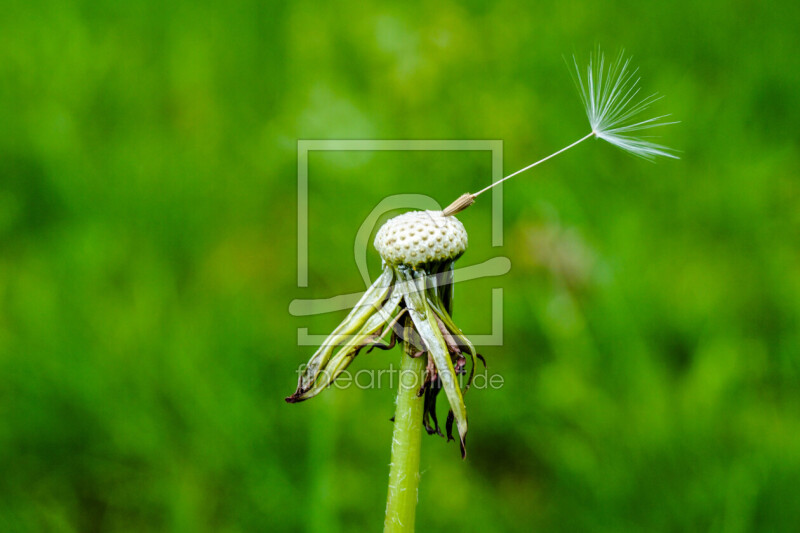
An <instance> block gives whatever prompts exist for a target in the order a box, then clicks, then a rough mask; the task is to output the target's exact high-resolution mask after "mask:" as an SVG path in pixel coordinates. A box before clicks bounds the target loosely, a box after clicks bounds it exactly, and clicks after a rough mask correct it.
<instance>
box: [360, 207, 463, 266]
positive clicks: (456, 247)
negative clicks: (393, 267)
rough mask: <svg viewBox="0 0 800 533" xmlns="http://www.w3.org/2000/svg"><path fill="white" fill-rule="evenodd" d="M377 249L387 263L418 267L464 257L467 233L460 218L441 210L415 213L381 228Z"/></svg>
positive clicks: (388, 222)
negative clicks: (446, 214) (460, 256)
mask: <svg viewBox="0 0 800 533" xmlns="http://www.w3.org/2000/svg"><path fill="white" fill-rule="evenodd" d="M375 249H376V250H378V253H379V254H381V257H382V258H383V260H384V261H386V262H387V263H393V264H405V265H410V266H412V267H416V266H418V265H421V264H424V263H433V262H439V261H445V260H448V259H455V258H457V257H458V256H459V255H461V254H463V253H464V250H466V249H467V231H466V230H465V229H464V225H463V224H462V223H461V222H460V221H459V220H458V219H457V218H456V217H453V216H449V217H446V216H444V215H443V214H442V212H441V211H411V212H409V213H403V214H402V215H400V216H396V217H394V218H392V219H389V220H387V221H386V223H385V224H384V225H383V226H381V228H380V229H379V230H378V234H377V235H375Z"/></svg>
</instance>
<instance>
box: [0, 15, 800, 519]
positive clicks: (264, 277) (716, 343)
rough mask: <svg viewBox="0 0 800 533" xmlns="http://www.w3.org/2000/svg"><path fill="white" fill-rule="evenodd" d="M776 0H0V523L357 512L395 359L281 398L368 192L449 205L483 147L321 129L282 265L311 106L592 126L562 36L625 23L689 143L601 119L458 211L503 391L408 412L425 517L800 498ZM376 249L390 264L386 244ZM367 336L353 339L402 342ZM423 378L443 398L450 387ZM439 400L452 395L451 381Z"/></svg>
mask: <svg viewBox="0 0 800 533" xmlns="http://www.w3.org/2000/svg"><path fill="white" fill-rule="evenodd" d="M799 23H800V8H799V7H798V4H797V3H796V2H788V1H784V2H771V3H756V2H734V3H731V2H720V1H714V2H691V1H685V0H681V1H679V2H660V3H642V2H614V3H598V2H589V1H578V2H561V3H555V4H552V5H545V4H538V5H528V4H526V3H522V2H508V1H500V2H493V3H482V2H477V1H472V2H466V3H456V2H450V1H444V2H438V3H436V4H433V3H423V2H405V3H391V4H388V5H385V6H383V7H379V6H375V5H365V4H363V3H361V2H345V3H336V4H334V3H331V4H322V3H311V2H307V1H302V0H301V1H296V2H292V3H286V4H283V3H277V2H264V3H258V2H230V3H219V2H169V3H164V2H154V1H140V2H126V3H123V2H79V3H76V2H61V1H59V2H56V1H36V0H34V1H31V2H24V3H23V2H3V9H2V15H0V302H1V303H0V530H2V531H9V532H26V531H88V532H91V531H98V532H100V531H103V532H105V531H115V532H116V531H176V532H192V533H197V532H204V531H209V532H210V531H215V532H217V531H221V532H234V531H276V532H279V531H314V532H336V531H377V530H380V528H381V527H382V520H383V510H384V502H385V495H386V479H387V474H388V466H387V465H388V462H389V445H390V440H391V423H390V422H389V421H388V419H389V417H390V416H391V415H392V411H393V391H392V390H389V389H380V390H358V389H354V388H351V389H350V390H344V391H340V390H330V391H326V393H324V394H322V395H321V396H319V397H318V398H315V399H314V400H312V401H309V402H306V403H303V404H300V405H293V406H292V405H286V404H285V403H284V402H283V397H284V396H286V395H288V394H289V393H291V392H292V391H293V390H294V386H295V383H296V374H295V369H296V367H297V366H298V365H299V364H300V363H303V362H305V361H306V360H307V359H308V357H309V356H310V354H311V352H312V351H313V349H312V348H311V347H308V346H300V347H299V346H298V345H297V344H298V342H297V337H298V333H297V330H298V328H302V327H307V328H309V331H310V332H311V333H316V334H324V333H327V332H328V331H329V330H330V329H331V328H332V327H333V326H334V325H335V324H336V323H338V321H339V320H340V319H341V318H342V317H343V313H331V314H326V315H322V316H316V317H294V316H291V315H290V314H289V311H288V309H289V303H290V302H291V301H292V300H294V299H297V298H327V297H330V296H333V295H335V294H340V293H347V292H355V291H359V290H363V282H362V281H361V278H360V276H359V274H358V271H357V269H356V264H355V260H354V258H353V253H352V250H353V242H354V239H355V234H356V231H357V229H358V227H359V226H360V224H361V222H362V221H363V220H364V218H365V217H366V215H367V214H368V213H369V212H370V210H371V209H372V208H373V207H374V206H375V205H376V204H377V203H378V202H379V201H380V200H381V199H383V198H384V197H386V196H388V195H393V194H401V193H424V194H427V195H430V196H431V197H433V198H435V199H436V200H437V201H439V202H441V203H442V204H447V203H449V202H450V201H451V200H452V199H453V198H455V197H456V196H457V195H458V194H460V193H462V192H465V191H468V190H469V191H474V190H477V189H478V188H480V187H482V186H484V185H485V184H487V183H488V180H489V178H490V176H491V156H490V154H489V152H380V153H374V152H361V153H353V152H314V153H312V154H311V158H310V162H309V164H310V166H309V176H310V177H309V180H310V189H309V194H310V196H309V207H310V216H309V226H310V241H309V245H310V251H309V259H310V267H309V286H308V287H307V288H298V287H297V270H296V269H297V259H296V258H297V242H296V231H297V222H296V220H297V207H296V205H297V204H296V201H297V188H296V184H297V140H298V139H500V140H502V141H503V142H504V170H506V171H507V172H508V171H512V170H515V169H517V168H520V167H522V166H524V165H526V164H528V163H530V162H532V161H534V160H535V159H538V158H539V157H542V156H544V155H547V154H549V153H551V152H552V151H554V150H556V149H558V148H561V147H562V146H564V145H566V144H568V143H570V142H572V141H573V140H575V139H577V138H579V137H581V136H583V135H584V134H586V133H587V132H588V126H587V122H586V118H585V117H584V115H583V110H582V108H581V105H580V102H579V99H578V97H577V94H576V92H575V90H574V88H573V85H572V82H571V80H570V78H569V74H568V71H567V69H566V67H565V65H564V61H563V59H562V56H563V55H570V54H572V53H573V52H575V53H577V54H579V57H581V58H586V57H587V55H588V52H589V51H590V50H591V49H592V47H593V46H594V45H595V44H601V45H602V46H603V47H604V49H605V50H607V51H609V52H612V51H614V50H616V49H618V48H620V47H625V48H626V49H627V50H628V51H629V52H630V53H631V54H633V55H634V56H635V59H634V62H635V63H636V64H637V65H638V66H639V67H641V74H642V77H643V81H642V84H643V86H644V90H645V91H659V92H661V93H663V94H665V96H666V98H665V99H664V100H662V101H661V102H659V103H658V104H656V106H655V111H656V112H658V113H672V114H673V115H674V117H675V118H676V119H678V120H681V121H682V122H681V124H680V125H678V126H671V127H669V128H665V129H663V130H662V131H661V132H660V133H661V134H662V135H663V138H662V141H663V142H665V143H666V144H669V145H670V146H673V147H676V148H678V149H680V150H682V151H683V154H682V159H681V160H680V161H677V162H673V161H662V162H660V163H658V164H655V165H652V164H649V163H646V162H643V161H640V160H637V159H634V158H632V157H630V156H627V155H626V154H624V153H621V152H620V151H618V150H616V149H614V148H612V147H610V146H609V145H607V144H603V143H600V142H594V141H592V142H588V143H584V144H582V145H581V146H579V147H578V148H576V149H574V150H572V151H570V152H568V153H567V154H565V155H562V156H559V158H557V159H555V160H553V161H551V162H548V163H547V164H546V165H544V166H542V167H539V168H537V169H536V170H535V171H534V172H533V173H531V174H528V175H525V176H524V177H520V178H517V179H515V180H512V181H510V182H508V184H507V186H506V187H505V200H504V238H505V244H504V246H502V247H499V248H493V247H492V246H491V227H490V214H491V209H490V208H491V202H490V201H488V196H487V200H484V199H483V197H482V198H481V201H479V202H478V203H477V204H476V205H475V206H474V207H472V208H471V209H470V210H468V211H466V212H464V213H463V214H462V215H461V216H460V218H461V220H462V221H463V222H464V223H465V225H466V227H467V229H468V231H469V232H470V240H471V242H470V245H471V247H470V250H468V252H467V254H466V255H465V256H464V257H463V258H462V259H461V260H460V261H459V265H460V266H466V265H470V264H477V263H480V262H482V261H484V260H486V259H488V258H491V257H495V256H507V257H509V258H510V259H511V263H512V268H511V272H510V273H509V274H507V275H505V276H503V277H501V278H494V279H485V280H479V281H472V282H466V283H464V284H460V285H459V286H458V287H457V291H456V292H457V296H456V304H455V305H456V308H455V318H456V322H457V323H459V324H460V325H462V326H463V327H464V329H465V330H466V331H468V332H476V333H479V334H485V333H488V332H489V330H490V328H491V316H490V313H489V302H490V289H491V288H492V287H502V288H503V289H504V306H503V312H504V320H503V334H504V343H503V346H487V347H481V348H480V351H481V352H482V353H484V354H485V355H486V358H487V360H488V362H489V368H490V370H491V371H492V372H493V373H498V374H501V375H502V376H504V378H505V385H504V386H503V387H502V388H501V389H499V390H476V391H470V393H469V394H468V395H467V398H466V401H467V406H468V409H469V413H470V435H469V442H468V451H469V456H468V458H467V460H466V461H464V462H462V461H461V459H460V458H459V453H458V450H457V447H456V446H455V445H454V444H453V443H450V444H446V443H445V442H444V441H443V440H441V439H438V438H432V437H425V438H424V441H423V458H422V463H423V465H422V469H423V474H422V484H421V490H420V502H419V508H418V518H417V524H418V528H419V530H421V531H441V532H451V531H452V532H459V533H463V532H471V531H476V532H483V531H564V532H567V531H569V532H572V531H609V532H610V531H715V532H717V531H718V532H739V531H796V530H797V527H798V524H800V496H798V492H797V484H798V479H800V359H799V356H800V184H799V183H798V177H799V175H800V172H799V171H800V148H799V147H800V134H798V129H797V125H798V124H800V60H798V56H797V53H796V52H797V50H798V49H800V37H798V32H797V28H798V25H799ZM369 260H370V266H371V273H372V275H373V276H375V274H376V272H377V267H378V259H377V254H375V253H374V251H372V250H370V258H369ZM398 358H399V352H396V351H394V352H379V353H375V352H373V353H372V354H369V355H364V354H362V355H361V356H360V357H359V359H357V360H356V363H354V366H353V367H352V368H353V369H354V370H358V369H361V368H386V367H388V365H389V364H390V363H393V364H395V365H397V361H398ZM443 403H444V402H442V403H440V407H442V408H443ZM442 416H443V415H442Z"/></svg>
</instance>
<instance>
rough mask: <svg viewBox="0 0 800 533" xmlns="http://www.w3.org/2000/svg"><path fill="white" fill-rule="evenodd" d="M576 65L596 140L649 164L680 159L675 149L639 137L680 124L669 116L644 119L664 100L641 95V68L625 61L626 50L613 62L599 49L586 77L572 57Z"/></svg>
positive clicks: (629, 60)
mask: <svg viewBox="0 0 800 533" xmlns="http://www.w3.org/2000/svg"><path fill="white" fill-rule="evenodd" d="M572 62H573V65H574V67H575V70H574V73H573V78H574V81H575V84H576V85H577V87H578V91H579V93H580V97H581V101H582V102H583V107H584V109H585V110H586V116H587V118H588V119H589V125H590V126H591V128H592V133H593V134H594V136H595V137H597V138H598V139H602V140H604V141H606V142H608V143H611V144H613V145H614V146H616V147H618V148H621V149H622V150H625V151H626V152H629V153H631V154H633V155H635V156H637V157H641V158H643V159H647V160H649V161H652V160H654V159H655V158H656V157H659V156H662V157H671V158H673V159H678V156H676V155H675V154H674V153H673V152H674V151H673V150H672V149H671V148H668V147H666V146H664V145H661V144H657V143H654V142H652V141H650V140H648V139H649V138H651V137H647V136H642V135H640V134H639V132H642V131H645V130H649V129H651V128H656V127H658V126H666V125H668V124H677V122H676V121H665V120H664V119H666V118H667V117H669V115H661V116H656V117H652V118H642V117H643V116H645V115H643V113H644V112H645V111H647V110H648V109H649V108H650V106H651V105H652V104H653V103H654V102H656V101H658V100H660V99H661V98H662V97H661V96H659V95H658V94H656V93H654V94H651V95H650V96H646V97H644V98H641V97H640V96H639V92H640V90H641V87H639V80H640V78H639V77H638V69H632V68H631V65H630V63H631V59H630V58H625V53H624V50H621V51H620V52H619V54H618V55H617V57H616V59H615V60H613V61H609V62H607V61H606V58H605V55H604V54H603V53H602V52H600V50H599V49H598V50H596V51H595V52H594V53H593V54H591V55H590V57H589V65H588V66H587V68H586V70H585V72H584V74H583V75H581V68H580V67H579V66H578V60H577V59H576V58H575V56H572Z"/></svg>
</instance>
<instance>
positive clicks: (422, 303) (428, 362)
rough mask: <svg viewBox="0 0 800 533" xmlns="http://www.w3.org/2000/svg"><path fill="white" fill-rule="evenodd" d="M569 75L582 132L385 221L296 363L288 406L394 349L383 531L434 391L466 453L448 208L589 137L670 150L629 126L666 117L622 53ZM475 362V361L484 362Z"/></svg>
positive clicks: (406, 491)
mask: <svg viewBox="0 0 800 533" xmlns="http://www.w3.org/2000/svg"><path fill="white" fill-rule="evenodd" d="M573 63H574V65H575V73H574V74H573V77H574V79H575V82H576V84H577V86H578V88H579V91H580V96H581V99H582V101H583V104H584V107H585V109H586V115H587V117H588V119H589V124H590V126H591V132H589V134H587V135H586V136H584V137H582V138H580V139H578V140H577V141H575V142H573V143H572V144H570V145H568V146H566V147H564V148H562V149H561V150H558V151H557V152H555V153H553V154H550V155H549V156H547V157H545V158H544V159H541V160H539V161H537V162H535V163H533V164H531V165H528V166H527V167H525V168H522V169H520V170H517V171H516V172H514V173H512V174H509V175H508V176H506V177H504V178H502V179H500V180H498V181H496V182H495V183H492V184H491V185H489V186H487V187H485V188H484V189H482V190H480V191H478V192H477V193H474V194H471V193H466V194H463V195H461V196H460V197H459V198H458V199H456V201H455V202H453V203H452V204H451V205H450V206H448V207H447V208H446V209H445V210H444V211H414V212H410V213H405V214H402V215H400V216H397V217H395V218H392V219H390V220H389V221H387V222H386V223H385V224H384V225H383V226H381V228H380V229H379V230H378V232H377V234H376V236H375V242H374V245H375V249H376V250H377V251H378V253H379V254H380V256H381V259H382V260H383V261H382V268H383V272H382V273H381V275H380V276H379V277H378V279H377V280H376V281H375V282H374V283H373V284H372V286H371V287H370V288H369V289H367V291H366V292H365V293H364V295H363V296H362V297H361V299H360V300H359V302H358V303H357V304H356V305H355V307H354V308H353V310H352V311H351V312H350V313H349V314H348V315H347V317H345V319H344V320H343V321H342V323H341V324H339V326H338V327H337V328H336V329H335V330H334V331H333V333H331V334H330V335H329V336H328V338H327V339H326V340H325V342H324V343H323V344H322V345H321V346H320V347H319V349H318V350H317V351H316V352H315V353H314V355H313V356H312V357H311V359H310V360H309V362H308V364H307V365H305V367H304V368H303V369H302V371H301V374H300V378H299V380H298V383H297V389H296V390H295V392H294V393H293V394H292V395H291V396H289V397H288V398H286V401H287V402H289V403H297V402H301V401H304V400H307V399H309V398H312V397H314V396H316V395H317V394H319V393H320V392H321V391H323V390H324V389H325V388H326V387H328V386H329V385H331V384H332V383H333V382H334V381H335V380H336V378H337V377H338V376H340V375H341V374H342V372H344V371H345V369H347V367H348V366H349V365H350V363H352V361H353V360H354V359H355V358H356V357H357V356H358V354H359V353H360V352H361V351H362V350H363V349H365V348H366V349H367V352H370V351H371V350H373V349H374V348H380V349H383V350H388V349H390V348H392V347H393V346H394V345H395V344H397V343H398V342H399V343H401V344H402V346H403V356H402V359H401V360H402V364H401V373H400V380H399V381H400V383H399V386H398V392H397V406H396V409H395V417H394V419H393V420H394V434H393V437H392V464H391V469H390V473H389V493H388V497H387V503H386V519H385V523H384V528H385V529H384V531H388V532H404V531H413V530H414V510H415V507H416V503H417V487H418V483H419V473H418V472H419V457H420V434H421V431H422V427H425V429H426V431H427V432H428V433H429V434H432V435H433V434H435V435H439V436H444V435H442V432H441V429H440V426H439V422H438V420H437V416H436V400H437V397H438V395H439V393H440V392H441V391H444V394H445V397H446V399H447V402H448V403H449V406H450V409H449V411H448V416H447V421H446V422H445V430H446V434H447V437H448V441H449V440H454V437H453V426H454V425H455V427H456V430H457V433H458V441H459V444H460V449H461V456H462V457H465V455H466V447H465V443H466V435H467V411H466V407H465V404H464V392H466V391H467V389H468V388H469V386H470V384H471V383H472V378H473V376H474V373H475V366H476V360H480V361H481V362H484V361H483V357H482V356H481V355H480V354H478V353H477V352H476V351H475V347H474V346H473V345H472V343H471V342H470V341H469V339H467V338H466V336H464V334H463V333H462V331H461V330H460V329H459V328H458V326H456V324H455V322H454V321H453V318H452V314H453V312H452V311H453V287H452V284H453V263H454V262H455V261H456V260H457V259H458V258H459V257H461V255H463V253H464V252H465V251H466V249H467V240H468V239H467V232H466V230H465V229H464V226H463V225H462V224H461V222H460V221H459V220H458V219H456V218H455V217H454V216H453V215H454V214H456V213H458V212H460V211H462V210H463V209H466V208H467V207H469V206H470V205H472V204H473V203H474V202H475V198H477V197H478V196H479V195H481V194H483V193H484V192H486V191H488V190H489V189H491V188H492V187H495V186H496V185H498V184H499V183H502V182H504V181H505V180H507V179H510V178H512V177H514V176H516V175H517V174H520V173H522V172H525V171H526V170H529V169H531V168H533V167H535V166H536V165H539V164H540V163H543V162H545V161H547V160H548V159H551V158H553V157H555V156H557V155H558V154H561V153H563V152H565V151H567V150H569V149H570V148H572V147H574V146H577V145H578V144H580V143H582V142H583V141H585V140H587V139H589V138H591V137H596V138H598V139H602V140H604V141H606V142H609V143H611V144H613V145H614V146H617V147H618V148H621V149H623V150H625V151H626V152H629V153H631V154H633V155H635V156H638V157H641V158H643V159H647V160H651V161H652V160H653V159H655V158H656V157H659V156H663V157H670V158H676V156H675V155H674V154H673V153H672V151H671V150H670V149H669V148H667V147H665V146H662V145H660V144H656V143H654V142H652V141H650V140H648V139H647V138H645V137H641V136H637V134H638V133H639V132H642V131H645V130H649V129H651V128H655V127H657V126H663V125H667V124H673V122H665V121H664V119H665V118H666V115H663V116H657V117H653V118H645V119H642V118H641V117H642V114H643V113H644V112H645V111H646V110H647V109H648V108H649V107H650V106H651V105H652V104H653V103H654V102H655V101H657V100H658V99H659V98H660V97H658V96H657V95H651V96H648V97H646V98H643V99H637V98H638V95H639V78H638V77H636V74H637V71H636V70H631V69H630V59H624V57H623V53H622V52H620V54H619V56H618V57H617V58H616V60H615V61H613V62H611V63H608V64H606V61H605V58H604V57H603V55H602V54H601V53H600V52H599V50H598V51H597V52H595V54H594V55H593V56H592V57H591V58H590V60H589V65H588V68H587V69H586V72H585V73H584V74H583V75H582V74H581V70H580V68H579V67H578V63H577V60H576V59H575V58H574V57H573ZM484 364H485V363H484Z"/></svg>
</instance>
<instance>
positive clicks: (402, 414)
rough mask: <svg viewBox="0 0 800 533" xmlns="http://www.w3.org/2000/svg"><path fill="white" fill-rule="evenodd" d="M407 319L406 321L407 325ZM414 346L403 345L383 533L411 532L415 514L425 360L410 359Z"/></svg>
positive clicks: (408, 319) (406, 343)
mask: <svg viewBox="0 0 800 533" xmlns="http://www.w3.org/2000/svg"><path fill="white" fill-rule="evenodd" d="M410 320H411V319H410V318H407V321H410ZM413 350H414V348H413V346H411V345H409V344H408V342H407V341H406V342H404V350H403V352H404V353H403V355H402V357H403V362H402V363H401V365H400V383H399V385H398V388H397V409H396V411H395V415H394V434H393V435H392V465H391V469H390V472H389V495H388V497H387V499H386V519H385V521H384V524H383V531H384V533H387V532H391V533H401V532H409V531H414V512H415V510H416V507H417V487H418V485H419V452H420V447H421V438H422V411H423V407H424V401H423V398H419V397H417V391H418V390H419V388H420V387H421V386H422V383H423V380H424V376H425V358H424V357H416V358H414V357H411V356H410V355H411V354H410V353H409V352H411V353H412V354H413Z"/></svg>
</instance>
